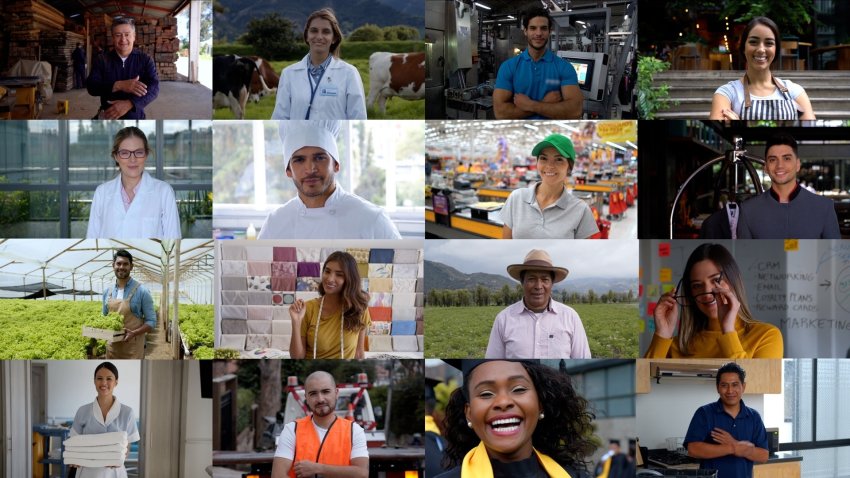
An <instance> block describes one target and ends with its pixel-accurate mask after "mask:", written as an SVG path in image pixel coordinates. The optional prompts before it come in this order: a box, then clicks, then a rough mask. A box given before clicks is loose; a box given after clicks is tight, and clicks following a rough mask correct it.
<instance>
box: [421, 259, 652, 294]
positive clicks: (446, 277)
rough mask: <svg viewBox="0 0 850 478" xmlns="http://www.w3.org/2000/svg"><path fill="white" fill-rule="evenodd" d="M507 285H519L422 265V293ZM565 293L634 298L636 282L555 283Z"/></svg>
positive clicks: (582, 280) (589, 280)
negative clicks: (615, 294) (629, 294)
mask: <svg viewBox="0 0 850 478" xmlns="http://www.w3.org/2000/svg"><path fill="white" fill-rule="evenodd" d="M505 284H507V285H508V286H510V287H511V288H513V287H516V286H517V284H519V282H517V281H515V280H514V279H512V278H510V277H508V276H503V275H499V274H487V273H483V272H475V273H472V274H466V273H463V272H461V271H459V270H457V269H455V268H454V267H451V266H448V265H446V264H443V263H441V262H434V261H427V260H426V261H425V293H426V294H427V293H428V291H430V290H431V289H450V290H457V289H474V288H476V287H478V286H479V285H482V286H484V287H486V288H487V289H489V290H491V291H494V290H499V289H501V288H502V286H504V285H505ZM563 289H566V290H567V291H569V292H579V293H586V292H587V291H588V290H590V289H593V291H594V292H596V293H597V294H602V293H605V292H608V290H613V291H614V292H624V293H627V292H628V291H629V290H631V291H632V292H633V293H634V294H635V295H637V293H638V281H637V279H630V278H622V277H618V278H599V277H589V278H570V277H568V278H567V279H566V280H565V281H564V282H561V283H558V284H557V285H556V286H555V287H554V288H553V290H554V291H560V290H563Z"/></svg>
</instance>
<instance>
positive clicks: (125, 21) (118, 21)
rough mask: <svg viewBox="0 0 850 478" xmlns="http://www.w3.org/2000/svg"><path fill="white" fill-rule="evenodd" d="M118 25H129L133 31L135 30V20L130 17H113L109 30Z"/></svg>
mask: <svg viewBox="0 0 850 478" xmlns="http://www.w3.org/2000/svg"><path fill="white" fill-rule="evenodd" d="M118 25H130V27H132V28H133V33H135V32H136V21H135V20H133V18H132V17H115V18H113V19H112V26H111V27H110V28H109V31H110V32H111V31H113V30H114V29H115V27H117V26H118Z"/></svg>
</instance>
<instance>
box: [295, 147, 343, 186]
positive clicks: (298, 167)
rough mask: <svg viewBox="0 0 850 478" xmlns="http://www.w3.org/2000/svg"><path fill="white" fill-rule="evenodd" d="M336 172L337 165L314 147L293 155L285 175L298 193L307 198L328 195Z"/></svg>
mask: <svg viewBox="0 0 850 478" xmlns="http://www.w3.org/2000/svg"><path fill="white" fill-rule="evenodd" d="M337 172H339V163H337V162H336V161H335V160H334V159H333V158H332V157H331V155H330V154H328V152H327V151H325V150H324V149H322V148H317V147H314V146H305V147H303V148H301V149H299V150H298V151H296V152H295V153H293V154H292V158H291V159H290V160H289V167H287V168H286V175H287V176H289V177H290V178H292V182H294V183H295V188H296V189H298V193H299V194H301V195H302V196H304V197H308V198H313V197H319V196H323V195H330V192H329V190H331V189H332V186H333V185H334V175H335V173H337Z"/></svg>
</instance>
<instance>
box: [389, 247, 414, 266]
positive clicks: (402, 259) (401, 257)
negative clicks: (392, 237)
mask: <svg viewBox="0 0 850 478" xmlns="http://www.w3.org/2000/svg"><path fill="white" fill-rule="evenodd" d="M418 262H419V249H396V251H395V257H394V258H393V263H394V264H417V263H418Z"/></svg>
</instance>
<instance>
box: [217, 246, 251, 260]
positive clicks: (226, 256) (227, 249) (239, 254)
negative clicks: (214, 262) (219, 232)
mask: <svg viewBox="0 0 850 478" xmlns="http://www.w3.org/2000/svg"><path fill="white" fill-rule="evenodd" d="M221 259H222V260H225V261H244V260H246V259H247V257H246V256H245V248H244V247H242V246H232V245H222V246H221Z"/></svg>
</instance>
